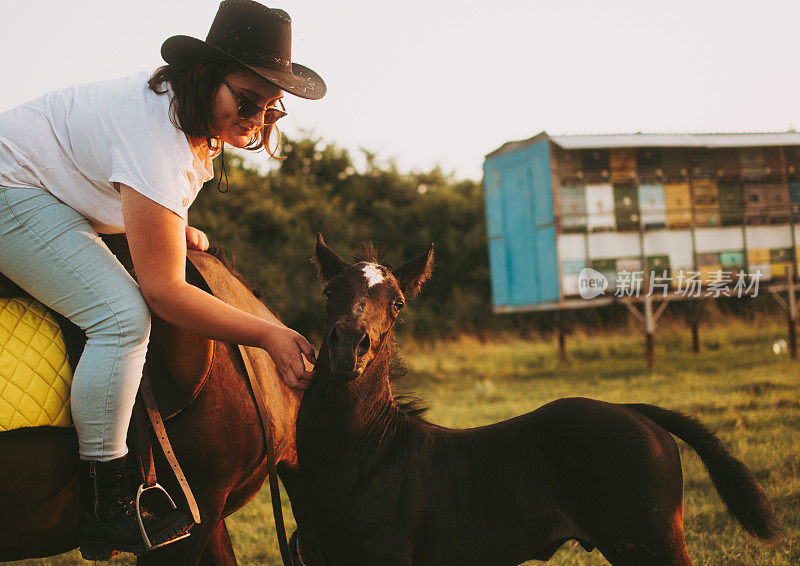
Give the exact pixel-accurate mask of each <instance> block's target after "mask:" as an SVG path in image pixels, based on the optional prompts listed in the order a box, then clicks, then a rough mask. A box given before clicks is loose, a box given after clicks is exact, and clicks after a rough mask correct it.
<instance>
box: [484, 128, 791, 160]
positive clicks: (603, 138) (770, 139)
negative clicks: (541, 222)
mask: <svg viewBox="0 0 800 566" xmlns="http://www.w3.org/2000/svg"><path fill="white" fill-rule="evenodd" d="M543 139H549V140H550V141H552V142H553V143H555V144H557V145H559V146H561V147H563V148H564V149H607V148H623V147H709V148H711V147H763V146H776V145H800V132H793V131H789V132H764V133H761V132H759V133H714V134H642V133H638V134H590V135H570V136H551V135H549V134H548V133H547V132H541V133H539V134H537V135H535V136H533V137H532V138H528V139H526V140H520V141H512V142H506V143H504V144H503V145H502V146H500V147H499V148H497V149H496V150H494V151H492V152H491V153H489V154H487V155H486V157H487V158H490V157H494V156H495V155H499V154H501V153H507V152H509V151H513V150H515V149H519V148H520V147H524V146H526V145H528V144H532V143H535V142H538V141H541V140H543Z"/></svg>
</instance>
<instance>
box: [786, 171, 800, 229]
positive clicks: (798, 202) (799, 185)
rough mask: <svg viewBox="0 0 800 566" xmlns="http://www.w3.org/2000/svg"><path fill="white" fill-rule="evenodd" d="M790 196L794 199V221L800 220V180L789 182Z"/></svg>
mask: <svg viewBox="0 0 800 566" xmlns="http://www.w3.org/2000/svg"><path fill="white" fill-rule="evenodd" d="M789 196H790V198H791V200H792V213H793V215H794V221H795V222H800V180H796V181H792V182H791V183H789Z"/></svg>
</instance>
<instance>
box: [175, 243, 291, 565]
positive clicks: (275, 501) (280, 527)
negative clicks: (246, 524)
mask: <svg viewBox="0 0 800 566" xmlns="http://www.w3.org/2000/svg"><path fill="white" fill-rule="evenodd" d="M189 260H190V261H191V262H192V265H194V267H195V268H197V271H198V273H199V274H200V277H201V278H202V279H203V281H204V282H205V284H206V286H207V287H208V288H209V289H210V290H211V293H212V294H213V295H215V296H217V297H220V296H221V295H224V293H221V292H220V291H221V288H220V287H218V286H217V280H216V278H215V277H213V275H212V274H211V273H210V272H209V270H208V269H207V265H206V264H205V262H202V261H193V260H192V257H191V256H190V257H189ZM237 348H238V352H239V355H240V356H241V358H242V363H243V365H244V369H245V373H247V380H248V381H249V382H250V389H252V391H253V398H254V399H255V401H256V407H257V408H258V416H259V417H260V418H261V427H262V430H263V432H264V443H265V445H266V452H267V454H266V458H267V473H268V474H269V491H270V497H271V499H272V515H273V518H274V520H275V532H276V534H277V536H278V546H279V547H280V551H281V559H282V560H283V565H284V566H293V563H292V558H291V556H290V554H289V543H288V541H287V540H286V526H285V524H284V522H283V507H282V506H281V492H280V488H279V486H278V470H277V468H276V466H275V443H274V440H273V435H272V427H271V426H270V423H271V422H272V421H271V419H270V418H269V410H268V409H267V406H266V402H265V399H266V395H265V394H264V390H263V389H262V388H261V384H260V382H259V381H258V378H257V376H256V373H255V371H254V370H253V366H252V364H251V363H250V358H249V357H248V355H247V351H246V350H245V348H244V346H242V345H241V344H237Z"/></svg>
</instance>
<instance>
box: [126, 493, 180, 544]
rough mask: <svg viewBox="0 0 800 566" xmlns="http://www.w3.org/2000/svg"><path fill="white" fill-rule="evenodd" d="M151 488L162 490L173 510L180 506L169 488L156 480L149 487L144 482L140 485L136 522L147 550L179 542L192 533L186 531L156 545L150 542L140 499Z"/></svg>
mask: <svg viewBox="0 0 800 566" xmlns="http://www.w3.org/2000/svg"><path fill="white" fill-rule="evenodd" d="M151 489H157V490H159V491H161V493H163V494H164V495H166V496H167V500H168V501H169V504H170V505H172V510H173V511H174V510H175V509H177V508H178V506H177V505H175V502H174V501H173V500H172V497H170V495H169V493H167V490H166V489H164V488H163V487H161V484H160V483H158V482H156V483H155V484H153V485H151V486H149V487H145V485H144V483H142V484H141V485H139V488H138V489H137V490H136V503H135V507H136V522H138V523H139V532H140V533H142V540H144V546H145V552H150V551H151V550H155V549H156V548H161V547H162V546H166V545H168V544H171V543H173V542H177V541H179V540H183V539H185V538H186V537H188V536H189V535H190V534H191V533H188V532H186V533H184V534H182V535H181V536H178V537H175V538H171V539H169V540H166V541H164V542H162V543H159V544H156V545H153V544H152V543H151V542H150V537H148V536H147V531H146V530H145V528H144V523H143V522H142V510H141V507H140V505H139V500H140V499H141V497H142V494H143V493H144V492H145V491H150V490H151Z"/></svg>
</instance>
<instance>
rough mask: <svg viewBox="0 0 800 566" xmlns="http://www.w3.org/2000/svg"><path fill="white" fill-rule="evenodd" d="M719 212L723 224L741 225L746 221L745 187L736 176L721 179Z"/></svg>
mask: <svg viewBox="0 0 800 566" xmlns="http://www.w3.org/2000/svg"><path fill="white" fill-rule="evenodd" d="M718 184H719V213H720V219H721V224H722V225H723V226H741V225H742V224H743V223H744V189H743V188H742V182H741V181H740V180H739V179H738V178H736V177H726V178H721V179H720V180H719V183H718Z"/></svg>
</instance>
